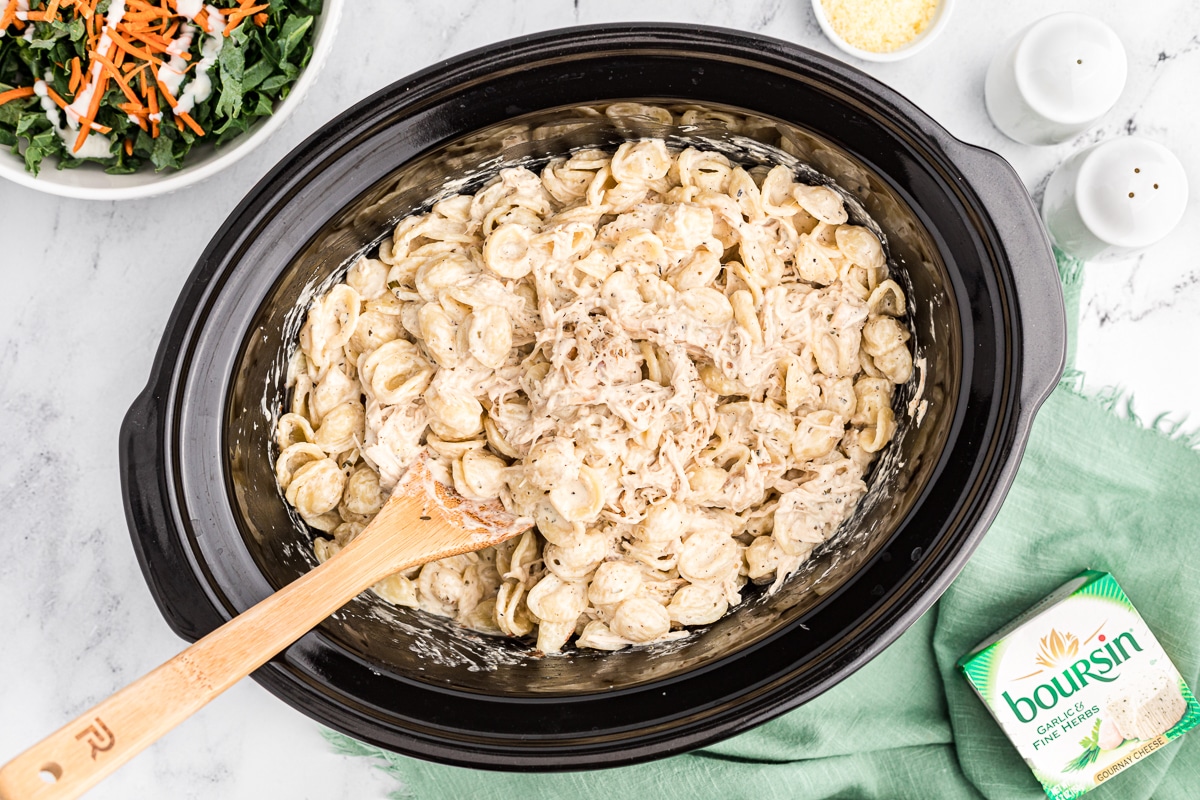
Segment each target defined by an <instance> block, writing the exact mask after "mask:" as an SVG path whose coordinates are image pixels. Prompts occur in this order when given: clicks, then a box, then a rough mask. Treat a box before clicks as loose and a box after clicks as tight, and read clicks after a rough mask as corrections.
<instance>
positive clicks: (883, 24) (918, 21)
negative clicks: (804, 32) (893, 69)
mask: <svg viewBox="0 0 1200 800" xmlns="http://www.w3.org/2000/svg"><path fill="white" fill-rule="evenodd" d="M938 3H939V0H821V6H822V7H823V8H824V10H825V17H826V18H827V19H828V20H829V24H830V25H832V26H833V29H834V30H835V31H837V34H838V36H841V37H842V39H843V40H845V41H846V43H847V44H850V45H853V46H854V47H857V48H859V49H860V50H869V51H870V52H872V53H890V52H892V51H893V50H898V49H899V48H901V47H903V46H904V45H906V44H908V43H909V42H911V41H912V40H913V39H915V38H917V37H918V36H919V35H921V32H922V31H924V30H925V28H926V27H927V26H928V25H929V22H930V20H932V19H933V12H935V11H936V10H937V7H938Z"/></svg>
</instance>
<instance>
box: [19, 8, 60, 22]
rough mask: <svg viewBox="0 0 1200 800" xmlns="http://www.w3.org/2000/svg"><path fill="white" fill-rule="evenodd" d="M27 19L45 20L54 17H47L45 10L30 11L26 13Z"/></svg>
mask: <svg viewBox="0 0 1200 800" xmlns="http://www.w3.org/2000/svg"><path fill="white" fill-rule="evenodd" d="M25 19H26V21H28V22H45V21H46V20H48V19H54V17H47V16H46V14H45V12H43V11H28V12H26V13H25Z"/></svg>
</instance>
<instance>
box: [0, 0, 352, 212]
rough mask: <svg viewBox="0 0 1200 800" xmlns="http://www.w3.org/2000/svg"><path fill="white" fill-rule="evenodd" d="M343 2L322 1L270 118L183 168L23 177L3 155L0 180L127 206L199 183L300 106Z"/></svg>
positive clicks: (195, 154)
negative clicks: (307, 43)
mask: <svg viewBox="0 0 1200 800" xmlns="http://www.w3.org/2000/svg"><path fill="white" fill-rule="evenodd" d="M344 4H345V0H325V2H324V4H323V5H322V9H321V13H320V14H319V15H317V19H316V22H315V23H314V24H313V53H312V58H310V59H309V62H308V66H307V67H305V68H304V71H303V72H302V73H300V77H299V78H298V79H297V80H296V82H295V83H294V84H293V85H292V90H291V92H289V93H288V96H287V98H286V99H284V101H283V102H282V103H279V104H278V105H277V106H276V107H275V113H273V114H272V115H271V116H269V117H266V118H265V119H262V120H260V121H259V122H257V123H255V124H254V125H253V126H252V127H251V128H250V129H249V130H248V131H246V132H245V133H243V134H242V135H241V136H238V137H237V138H235V139H232V140H230V141H229V142H228V143H227V144H224V145H222V146H221V147H220V148H213V147H203V148H197V149H195V150H193V151H192V152H191V153H189V154H188V159H187V161H186V162H185V163H186V164H187V166H185V167H183V168H182V169H178V170H170V171H163V172H155V171H154V170H153V169H152V168H145V169H141V170H138V171H137V172H134V173H132V174H129V175H109V174H108V173H107V172H105V171H104V167H103V166H101V165H99V164H90V163H89V164H84V165H83V166H80V167H77V168H75V169H58V168H57V165H56V164H55V163H54V162H53V161H51V160H50V159H47V160H46V161H45V162H43V163H42V170H41V172H40V173H39V174H38V175H37V176H36V177H34V176H33V175H31V174H30V173H28V172H26V171H25V162H24V161H22V160H21V159H20V158H18V157H16V156H14V155H12V154H11V153H7V152H0V178H6V179H7V180H10V181H13V182H14V183H19V184H21V185H22V186H28V187H29V188H31V189H37V190H38V191H40V192H47V193H49V194H56V195H61V196H62V197H76V198H81V199H84V200H132V199H134V198H137V197H150V196H152V195H157V194H165V193H167V192H173V191H175V190H176V189H182V188H183V187H185V186H191V185H192V184H194V183H199V182H200V181H202V180H204V179H205V178H207V177H209V176H211V175H215V174H216V173H218V172H220V171H221V170H223V169H225V168H226V167H228V166H230V165H231V164H233V163H235V162H237V161H239V160H240V159H241V158H242V157H243V156H245V155H246V154H248V153H249V152H250V151H251V150H253V149H254V148H256V147H258V146H259V145H260V144H262V143H263V142H264V141H266V139H267V137H268V136H270V135H271V134H272V133H274V132H275V131H276V130H278V129H279V127H280V126H281V125H283V123H284V121H285V120H286V119H287V118H288V117H289V116H290V115H291V113H292V112H293V111H294V110H295V109H296V107H297V106H299V105H300V101H301V100H303V99H304V95H305V94H306V93H307V92H308V89H309V87H310V86H312V84H313V82H314V81H315V80H316V79H317V74H318V73H319V72H320V71H321V67H322V66H323V65H324V63H325V60H326V58H327V57H328V55H329V51H330V49H331V48H332V47H333V40H334V38H335V37H336V36H337V27H338V22H339V21H340V19H341V16H342V7H343V6H344Z"/></svg>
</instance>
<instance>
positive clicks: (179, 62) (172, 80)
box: [158, 25, 196, 97]
mask: <svg viewBox="0 0 1200 800" xmlns="http://www.w3.org/2000/svg"><path fill="white" fill-rule="evenodd" d="M195 31H196V28H195V27H194V26H192V25H184V26H183V27H182V29H181V30H180V34H179V36H178V37H176V38H175V39H173V40H172V41H171V43H170V44H169V45H167V53H169V54H170V56H171V60H170V61H168V62H167V63H165V64H163V65H162V66H161V67H159V68H158V81H159V83H161V84H162V85H163V86H165V87H166V88H167V91H168V92H170V93H171V96H172V97H177V96H178V95H179V86H180V84H182V83H183V76H184V71H185V70H186V69H187V61H186V60H185V59H184V58H183V54H184V53H186V52H187V51H188V48H190V47H191V46H192V35H193V34H194V33H195Z"/></svg>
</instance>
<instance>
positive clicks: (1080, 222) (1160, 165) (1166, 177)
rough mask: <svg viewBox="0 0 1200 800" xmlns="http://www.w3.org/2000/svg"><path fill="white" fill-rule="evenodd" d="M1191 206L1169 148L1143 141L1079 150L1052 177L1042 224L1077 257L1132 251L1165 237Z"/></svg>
mask: <svg viewBox="0 0 1200 800" xmlns="http://www.w3.org/2000/svg"><path fill="white" fill-rule="evenodd" d="M1187 201H1188V183H1187V175H1186V173H1185V172H1184V170H1183V165H1182V164H1181V163H1179V159H1178V158H1176V157H1175V154H1174V153H1172V152H1171V151H1170V150H1168V149H1167V148H1165V147H1163V146H1162V145H1161V144H1159V143H1158V142H1152V141H1150V140H1149V139H1145V138H1143V137H1141V136H1124V137H1121V138H1119V139H1110V140H1108V141H1106V142H1101V143H1100V144H1097V145H1093V146H1092V147H1089V148H1088V149H1086V150H1083V151H1080V152H1078V153H1076V154H1075V155H1073V156H1071V157H1070V158H1068V159H1067V160H1066V161H1065V162H1063V164H1062V166H1060V167H1059V168H1058V169H1057V170H1056V171H1055V173H1054V174H1053V175H1052V176H1050V182H1049V183H1048V184H1047V186H1046V194H1045V196H1044V197H1043V198H1042V219H1043V220H1045V222H1046V228H1047V229H1048V230H1049V231H1050V238H1051V239H1052V240H1053V241H1054V243H1055V244H1056V245H1057V246H1058V247H1059V249H1061V250H1063V251H1064V252H1067V253H1070V254H1071V255H1073V256H1075V257H1077V258H1080V259H1089V258H1096V257H1099V256H1106V255H1113V254H1120V253H1129V252H1133V251H1135V250H1140V249H1142V248H1144V247H1148V246H1150V245H1152V244H1154V243H1155V242H1157V241H1158V240H1159V239H1162V238H1163V237H1164V236H1166V235H1167V234H1168V233H1170V232H1171V231H1172V230H1173V229H1174V228H1175V226H1176V225H1178V224H1179V220H1180V219H1182V218H1183V213H1184V210H1185V209H1186V207H1187Z"/></svg>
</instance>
